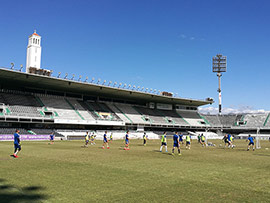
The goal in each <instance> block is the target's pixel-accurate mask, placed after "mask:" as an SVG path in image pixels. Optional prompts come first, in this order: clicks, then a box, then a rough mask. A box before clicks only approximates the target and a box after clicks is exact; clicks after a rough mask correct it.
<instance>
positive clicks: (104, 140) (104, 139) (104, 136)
mask: <svg viewBox="0 0 270 203" xmlns="http://www.w3.org/2000/svg"><path fill="white" fill-rule="evenodd" d="M105 145H107V149H110V147H109V142H108V139H107V131H105V134H104V135H103V147H102V149H105Z"/></svg>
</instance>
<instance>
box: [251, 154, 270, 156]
mask: <svg viewBox="0 0 270 203" xmlns="http://www.w3.org/2000/svg"><path fill="white" fill-rule="evenodd" d="M253 155H254V156H270V154H253Z"/></svg>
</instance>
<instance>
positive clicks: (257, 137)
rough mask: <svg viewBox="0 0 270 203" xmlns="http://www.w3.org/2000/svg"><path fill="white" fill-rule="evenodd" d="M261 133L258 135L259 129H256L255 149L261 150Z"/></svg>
mask: <svg viewBox="0 0 270 203" xmlns="http://www.w3.org/2000/svg"><path fill="white" fill-rule="evenodd" d="M260 140H261V133H260V128H257V136H256V149H261V143H260Z"/></svg>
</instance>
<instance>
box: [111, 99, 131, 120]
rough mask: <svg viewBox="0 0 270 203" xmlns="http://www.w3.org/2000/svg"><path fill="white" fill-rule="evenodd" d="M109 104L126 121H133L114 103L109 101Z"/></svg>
mask: <svg viewBox="0 0 270 203" xmlns="http://www.w3.org/2000/svg"><path fill="white" fill-rule="evenodd" d="M107 106H108V107H109V108H110V109H111V110H112V111H113V112H114V113H115V114H116V115H117V116H118V117H119V118H121V120H122V121H124V122H125V123H132V120H131V119H130V118H129V117H128V116H127V115H126V114H125V113H124V112H121V111H120V109H118V108H117V107H116V106H115V105H114V104H112V103H107Z"/></svg>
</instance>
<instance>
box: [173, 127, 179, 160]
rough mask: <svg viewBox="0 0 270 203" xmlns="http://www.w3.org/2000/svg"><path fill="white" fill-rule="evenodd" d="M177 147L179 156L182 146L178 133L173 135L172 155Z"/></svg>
mask: <svg viewBox="0 0 270 203" xmlns="http://www.w3.org/2000/svg"><path fill="white" fill-rule="evenodd" d="M175 147H177V149H178V155H181V152H180V144H179V136H178V133H177V132H175V134H174V135H173V149H172V155H174V149H175Z"/></svg>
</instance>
